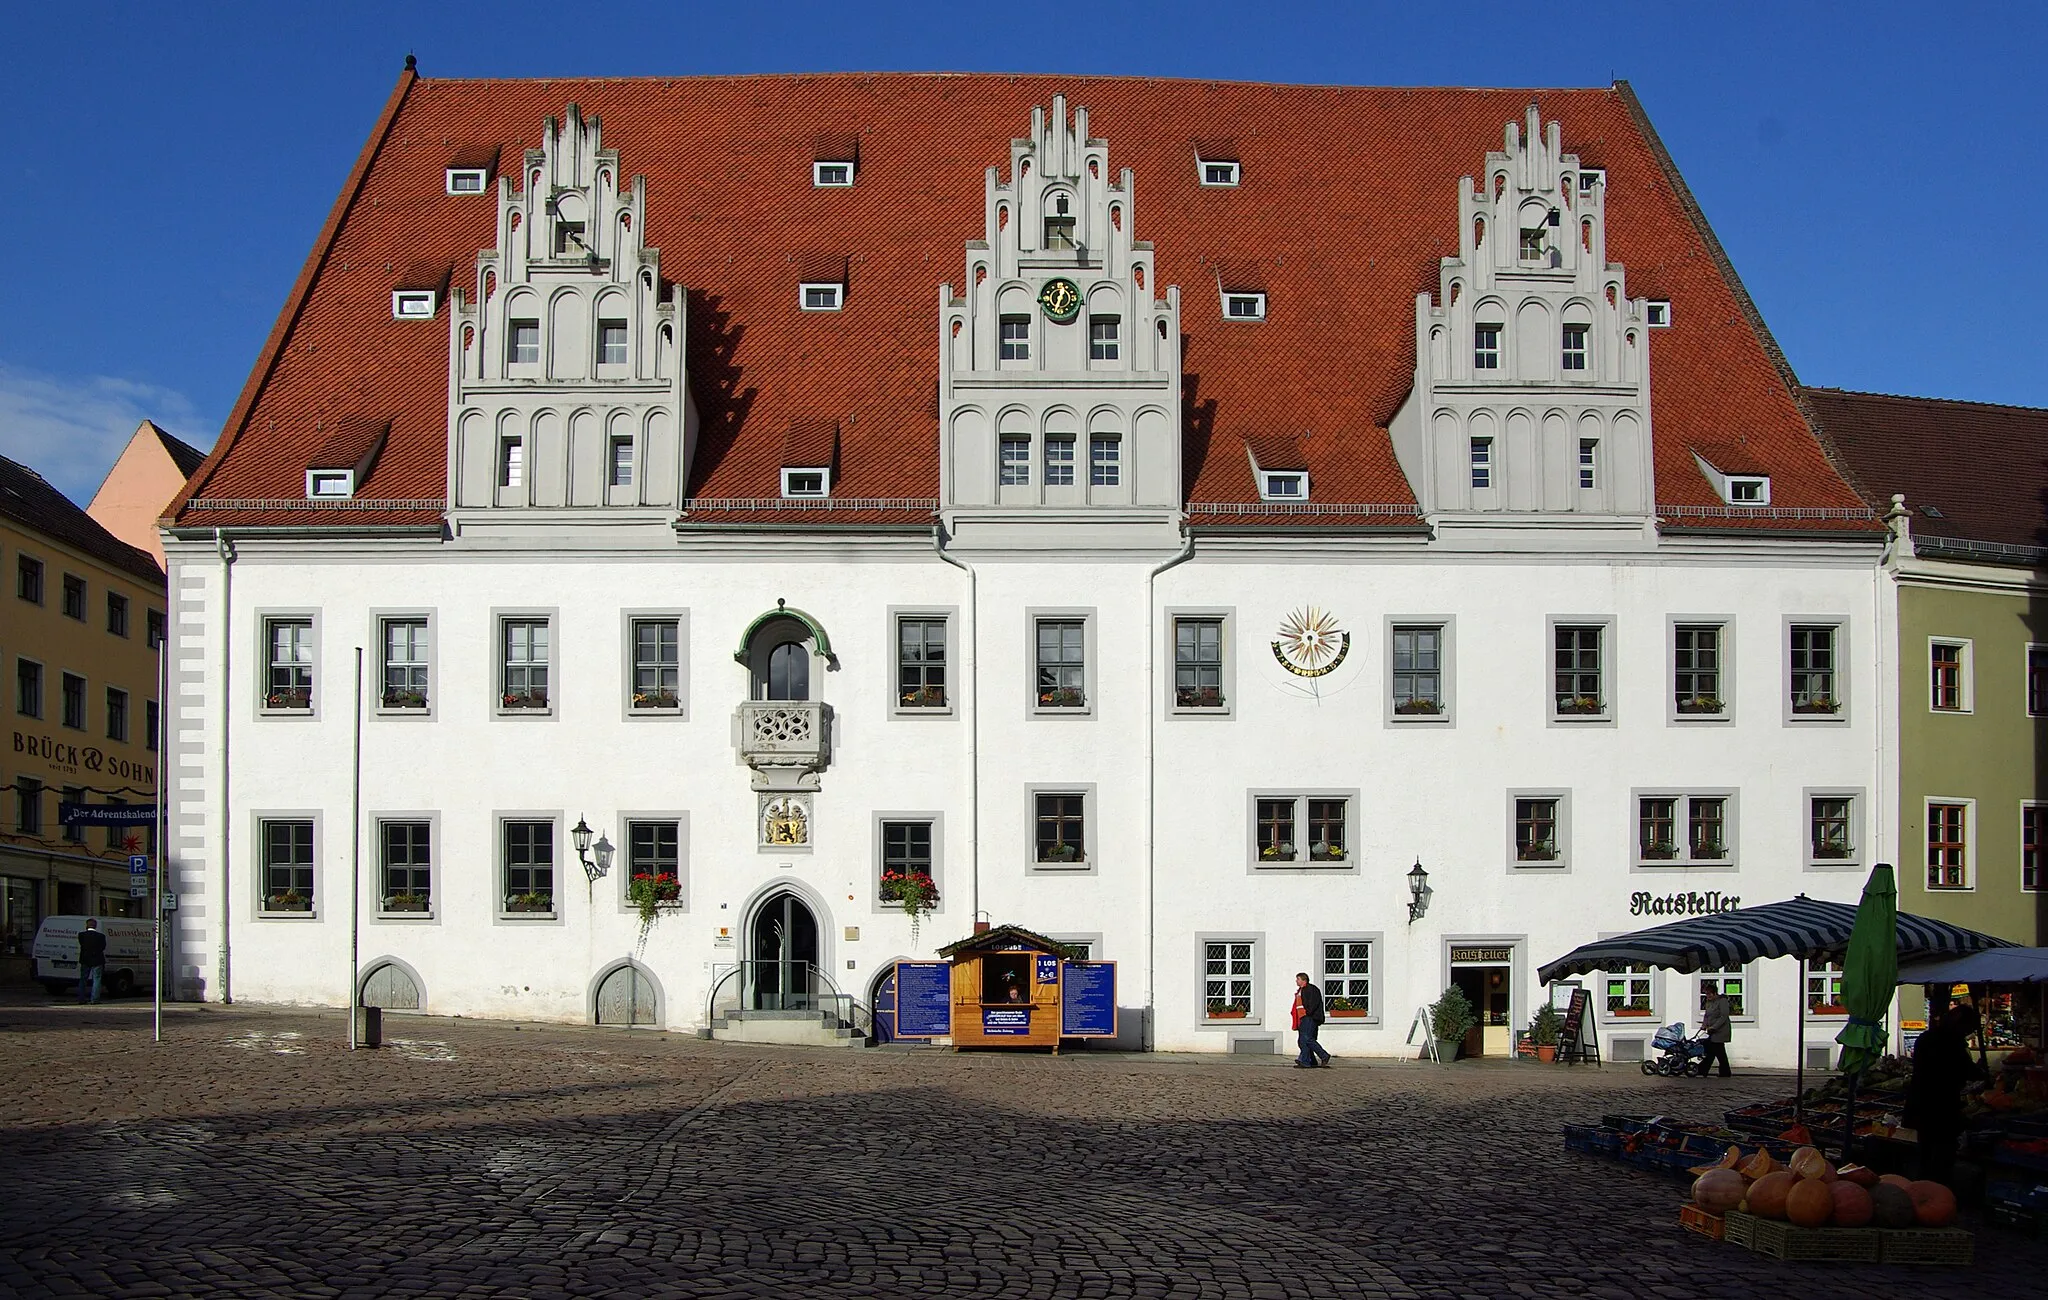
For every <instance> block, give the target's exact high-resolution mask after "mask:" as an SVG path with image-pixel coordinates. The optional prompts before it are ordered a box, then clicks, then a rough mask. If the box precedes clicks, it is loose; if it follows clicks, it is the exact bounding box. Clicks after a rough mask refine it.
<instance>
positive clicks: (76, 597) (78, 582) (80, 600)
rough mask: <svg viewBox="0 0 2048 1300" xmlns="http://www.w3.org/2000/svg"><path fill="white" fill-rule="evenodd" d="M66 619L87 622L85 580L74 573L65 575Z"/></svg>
mask: <svg viewBox="0 0 2048 1300" xmlns="http://www.w3.org/2000/svg"><path fill="white" fill-rule="evenodd" d="M64 617H66V618H69V619H76V620H77V621H78V622H80V623H83V622H85V579H84V578H81V577H79V576H78V575H76V574H72V573H67V574H65V575H64Z"/></svg>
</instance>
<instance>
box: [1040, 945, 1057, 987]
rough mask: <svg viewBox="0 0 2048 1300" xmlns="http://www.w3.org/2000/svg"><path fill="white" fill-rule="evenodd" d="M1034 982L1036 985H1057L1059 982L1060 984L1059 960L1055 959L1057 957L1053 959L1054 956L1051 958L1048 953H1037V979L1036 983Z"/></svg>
mask: <svg viewBox="0 0 2048 1300" xmlns="http://www.w3.org/2000/svg"><path fill="white" fill-rule="evenodd" d="M1036 982H1037V983H1040V984H1057V983H1059V982H1060V959H1059V958H1057V957H1055V956H1053V955H1052V954H1051V953H1049V952H1042V953H1039V954H1038V978H1037V981H1036Z"/></svg>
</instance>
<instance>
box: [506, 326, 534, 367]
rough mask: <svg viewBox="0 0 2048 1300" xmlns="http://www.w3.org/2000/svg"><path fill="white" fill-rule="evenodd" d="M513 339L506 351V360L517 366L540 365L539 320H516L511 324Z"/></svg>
mask: <svg viewBox="0 0 2048 1300" xmlns="http://www.w3.org/2000/svg"><path fill="white" fill-rule="evenodd" d="M510 324H511V327H512V328H511V334H512V337H511V338H510V339H509V340H508V342H509V344H510V346H509V347H508V348H507V349H506V351H505V360H507V361H509V362H511V363H512V364H513V365H515V366H532V365H539V364H540V322H539V321H537V320H515V321H512V322H510Z"/></svg>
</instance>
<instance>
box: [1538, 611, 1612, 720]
mask: <svg viewBox="0 0 2048 1300" xmlns="http://www.w3.org/2000/svg"><path fill="white" fill-rule="evenodd" d="M1606 630H1607V629H1606V628H1604V627H1602V626H1601V625H1599V624H1597V623H1596V624H1591V625H1573V624H1565V623H1560V624H1558V625H1557V626H1556V627H1555V628H1554V629H1552V635H1553V636H1554V637H1555V639H1556V644H1555V646H1554V647H1553V649H1554V654H1555V658H1556V664H1555V667H1556V674H1555V680H1554V681H1553V683H1552V685H1553V690H1552V696H1551V699H1552V707H1553V709H1554V711H1555V712H1556V714H1557V715H1558V716H1559V717H1595V716H1598V715H1600V714H1603V713H1605V712H1606V711H1607V701H1606V699H1605V698H1604V695H1605V692H1604V689H1603V683H1602V677H1601V674H1602V663H1601V657H1602V656H1601V641H1602V639H1603V634H1604V633H1605V632H1606Z"/></svg>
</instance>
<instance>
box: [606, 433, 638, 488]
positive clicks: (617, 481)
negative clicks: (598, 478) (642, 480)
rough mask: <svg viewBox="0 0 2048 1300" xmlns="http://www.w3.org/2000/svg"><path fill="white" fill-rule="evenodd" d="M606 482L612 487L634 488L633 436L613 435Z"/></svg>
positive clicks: (624, 434) (626, 434) (607, 463)
mask: <svg viewBox="0 0 2048 1300" xmlns="http://www.w3.org/2000/svg"><path fill="white" fill-rule="evenodd" d="M605 482H606V483H607V484H608V485H609V486H611V487H631V486H633V436H632V435H631V434H628V433H615V434H613V435H612V440H611V448H610V455H609V457H608V458H607V462H606V466H605Z"/></svg>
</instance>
